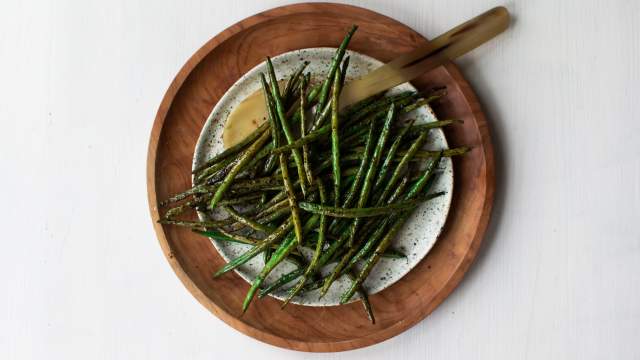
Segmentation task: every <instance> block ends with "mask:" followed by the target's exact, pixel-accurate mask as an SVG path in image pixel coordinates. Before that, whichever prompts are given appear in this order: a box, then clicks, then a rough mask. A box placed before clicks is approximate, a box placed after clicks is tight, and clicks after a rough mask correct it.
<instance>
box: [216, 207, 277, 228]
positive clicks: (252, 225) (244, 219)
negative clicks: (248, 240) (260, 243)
mask: <svg viewBox="0 0 640 360" xmlns="http://www.w3.org/2000/svg"><path fill="white" fill-rule="evenodd" d="M222 209H223V210H224V211H226V212H227V213H228V214H229V216H231V217H232V218H233V219H235V220H236V221H237V222H239V223H242V224H244V225H245V226H248V227H250V228H252V229H254V230H256V231H262V232H263V233H267V234H269V233H271V232H272V231H273V230H274V229H273V228H271V227H269V226H266V225H262V224H260V223H258V222H256V221H253V220H251V219H249V218H247V217H244V216H242V215H241V214H240V213H238V212H237V211H235V210H234V209H233V208H232V207H231V206H223V207H222Z"/></svg>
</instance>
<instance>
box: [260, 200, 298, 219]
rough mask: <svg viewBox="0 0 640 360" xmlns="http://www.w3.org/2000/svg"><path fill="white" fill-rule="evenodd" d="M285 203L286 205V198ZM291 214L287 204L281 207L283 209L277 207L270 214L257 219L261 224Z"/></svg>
mask: <svg viewBox="0 0 640 360" xmlns="http://www.w3.org/2000/svg"><path fill="white" fill-rule="evenodd" d="M287 205H288V200H287ZM290 214H291V209H289V206H287V207H285V208H283V209H278V210H276V211H274V212H272V213H270V214H267V215H265V216H263V217H261V218H258V221H259V222H260V223H261V224H267V223H270V222H272V221H276V220H278V219H282V218H283V217H285V216H287V215H290Z"/></svg>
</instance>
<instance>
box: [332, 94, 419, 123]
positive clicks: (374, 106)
mask: <svg viewBox="0 0 640 360" xmlns="http://www.w3.org/2000/svg"><path fill="white" fill-rule="evenodd" d="M416 96H417V93H416V92H415V91H404V92H401V93H399V94H396V95H392V96H388V97H383V98H381V99H379V100H377V101H375V102H373V103H371V104H369V105H367V106H365V107H364V108H362V109H360V110H359V111H358V112H356V113H354V114H353V115H352V116H351V117H350V118H349V122H348V123H347V124H348V125H352V123H354V122H358V121H360V120H362V119H364V118H365V117H367V116H370V115H371V114H374V116H375V114H376V113H378V112H382V113H383V115H384V114H385V113H386V110H387V108H388V107H389V106H390V105H391V104H396V102H398V101H402V100H406V99H413V98H415V97H416ZM396 105H398V104H396ZM345 125H346V124H345Z"/></svg>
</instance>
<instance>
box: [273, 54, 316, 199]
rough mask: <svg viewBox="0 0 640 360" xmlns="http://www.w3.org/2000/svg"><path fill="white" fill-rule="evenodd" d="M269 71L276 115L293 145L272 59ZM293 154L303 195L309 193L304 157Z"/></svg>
mask: <svg viewBox="0 0 640 360" xmlns="http://www.w3.org/2000/svg"><path fill="white" fill-rule="evenodd" d="M267 69H268V70H269V80H270V81H271V96H272V97H273V99H274V102H275V104H276V114H277V116H278V118H279V119H280V128H281V129H282V132H283V133H284V137H285V138H286V139H287V142H288V143H292V142H293V141H294V139H293V133H292V132H291V129H290V128H289V123H288V122H287V117H286V115H285V109H284V104H283V103H282V98H281V97H280V90H279V89H278V80H277V79H276V73H275V70H274V69H273V64H272V63H271V59H270V58H269V57H267ZM291 154H292V155H293V160H294V161H295V163H296V168H297V170H298V178H299V179H300V180H301V181H300V187H301V188H302V193H303V194H306V193H307V186H306V182H307V181H308V179H305V174H304V169H303V167H302V157H301V155H300V152H299V151H298V149H292V150H291Z"/></svg>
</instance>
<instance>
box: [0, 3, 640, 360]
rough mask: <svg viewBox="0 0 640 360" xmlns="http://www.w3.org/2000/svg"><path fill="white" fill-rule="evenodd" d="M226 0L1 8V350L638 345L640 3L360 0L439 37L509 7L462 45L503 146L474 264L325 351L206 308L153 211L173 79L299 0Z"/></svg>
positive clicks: (535, 351)
mask: <svg viewBox="0 0 640 360" xmlns="http://www.w3.org/2000/svg"><path fill="white" fill-rule="evenodd" d="M223 3H224V6H221V5H219V4H221V2H217V1H213V0H201V1H188V2H183V1H164V0H163V1H131V0H128V1H123V0H120V1H80V0H78V1H68V0H65V1H63V0H55V1H54V0H51V1H39V2H38V1H35V2H31V1H10V0H6V1H2V2H0V65H1V66H0V74H1V76H0V99H1V100H0V121H1V124H2V126H1V128H0V165H1V168H2V175H1V176H0V188H2V191H3V195H2V199H3V200H4V201H3V204H2V206H1V208H0V209H1V210H0V212H1V213H0V219H1V220H0V221H1V224H2V228H3V230H4V232H3V236H2V250H1V251H0V286H1V289H2V291H1V292H0V358H2V359H74V358H78V359H81V358H82V359H127V358H129V359H154V360H158V359H222V358H225V357H231V356H234V354H236V353H238V352H239V354H240V356H239V357H236V358H253V359H257V358H260V359H271V358H278V359H303V358H304V359H316V358H323V359H324V358H326V359H368V360H370V359H389V358H397V359H401V358H402V359H404V358H406V359H422V358H429V359H526V358H530V359H639V358H640V341H639V340H640V276H639V274H640V227H639V222H640V160H639V156H640V140H639V138H638V137H639V136H640V111H639V105H638V102H640V70H639V69H640V59H639V55H640V25H639V21H640V2H638V1H631V0H629V1H624V0H619V1H595V0H590V1H578V0H575V1H552V0H545V1H509V2H507V3H506V4H505V3H502V2H500V1H493V0H486V1H485V0H479V1H471V0H448V1H435V0H434V1H415V0H413V1H382V0H379V1H353V2H351V3H353V4H356V5H361V6H366V7H369V8H371V9H373V10H375V11H378V12H381V13H383V14H386V15H389V16H392V17H394V18H396V19H398V20H400V21H402V22H404V23H406V24H408V25H409V26H411V27H413V28H414V29H416V30H418V31H419V32H420V33H422V34H425V35H426V36H429V37H433V36H434V35H437V34H438V33H440V32H442V31H445V30H447V29H448V28H449V27H451V26H453V25H456V24H458V23H460V22H462V21H464V20H466V19H468V18H470V17H472V16H474V15H476V14H479V13H480V12H482V11H484V10H486V9H488V8H490V7H492V6H495V5H500V4H504V5H506V6H507V7H508V8H509V9H510V11H511V12H512V14H513V16H514V18H515V21H514V23H513V26H512V28H511V29H510V30H509V32H508V33H506V34H505V35H503V36H501V37H500V38H498V39H496V40H495V41H493V42H492V43H490V44H488V45H485V46H484V47H483V48H481V49H478V50H476V51H474V52H473V53H471V54H469V55H468V56H466V57H465V58H464V59H461V60H460V61H458V64H459V65H460V67H461V68H462V71H463V73H464V74H465V75H466V76H467V78H468V79H469V81H470V82H471V84H472V85H473V87H474V88H475V90H476V92H477V94H478V97H479V98H480V100H481V102H482V104H483V105H484V108H485V110H486V113H487V116H488V119H489V122H490V125H491V129H492V136H493V139H494V142H495V150H496V159H497V164H496V165H497V172H498V184H497V197H496V202H495V207H494V213H493V218H492V221H491V225H490V229H489V231H488V234H487V237H486V239H485V242H484V244H483V246H482V249H481V251H480V254H479V256H478V259H477V261H476V262H475V263H474V265H473V266H472V268H471V270H470V271H469V273H468V274H467V276H466V277H465V279H464V280H463V281H462V283H461V285H460V286H459V287H458V288H457V289H456V290H455V291H454V292H453V294H452V295H451V296H450V297H449V298H448V299H447V300H446V301H445V302H444V303H443V304H442V305H441V306H440V307H438V308H437V309H436V310H435V312H434V313H433V314H432V315H431V316H429V317H428V318H427V319H425V320H424V321H422V322H421V323H420V324H418V325H417V326H415V327H413V328H412V329H410V330H409V331H407V332H406V333H403V334H401V335H400V336H397V337H396V338H394V339H392V340H389V341H386V342H384V343H382V344H378V345H376V346H372V347H369V348H365V349H361V350H356V351H351V352H347V353H340V354H325V355H308V354H304V353H298V352H293V351H288V350H283V349H279V348H276V347H273V346H270V345H266V344H263V343H260V342H258V341H256V340H253V339H251V338H249V337H247V336H245V335H243V334H241V333H239V332H237V331H235V330H233V329H232V328H230V327H228V326H227V325H225V324H224V323H223V322H222V321H220V320H218V319H217V318H216V317H215V316H213V315H211V314H210V313H209V312H208V311H207V310H206V309H205V308H204V307H203V306H201V305H200V304H199V303H198V302H197V301H196V300H195V299H194V298H193V297H192V296H191V295H190V294H189V292H187V290H186V289H185V288H184V287H183V285H182V284H181V283H180V282H179V281H178V278H177V277H176V276H175V275H174V273H173V271H172V270H171V268H170V267H169V265H168V264H167V262H166V260H165V259H164V257H163V255H162V252H161V251H160V248H159V246H158V243H157V241H156V238H155V235H154V232H153V230H152V227H151V220H150V217H149V213H148V210H147V199H146V182H145V162H146V152H147V141H148V137H149V131H150V129H151V124H152V121H153V118H154V116H155V112H156V109H157V107H158V105H159V103H160V100H161V98H162V95H163V94H164V92H165V90H166V89H167V86H168V85H169V83H170V81H171V80H172V79H173V77H174V75H175V74H176V72H177V71H178V69H179V68H180V67H181V66H182V64H183V63H184V62H185V61H186V60H187V58H188V57H189V56H190V55H191V54H192V53H193V52H194V51H195V50H196V49H198V48H199V47H200V46H201V45H202V44H203V43H204V42H206V41H207V40H208V39H209V38H211V37H212V36H214V35H216V34H217V33H218V32H220V31H221V30H223V29H224V28H226V27H227V26H229V25H231V24H233V23H235V22H236V21H238V20H241V19H243V18H245V17H247V16H250V15H252V14H254V13H256V12H258V11H262V10H265V9H268V8H270V7H273V6H276V5H283V4H286V3H289V2H288V1H275V0H274V1H258V0H253V1H240V0H235V1H224V2H223Z"/></svg>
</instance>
